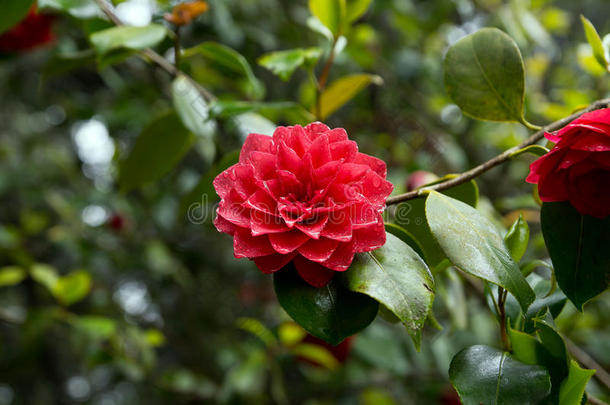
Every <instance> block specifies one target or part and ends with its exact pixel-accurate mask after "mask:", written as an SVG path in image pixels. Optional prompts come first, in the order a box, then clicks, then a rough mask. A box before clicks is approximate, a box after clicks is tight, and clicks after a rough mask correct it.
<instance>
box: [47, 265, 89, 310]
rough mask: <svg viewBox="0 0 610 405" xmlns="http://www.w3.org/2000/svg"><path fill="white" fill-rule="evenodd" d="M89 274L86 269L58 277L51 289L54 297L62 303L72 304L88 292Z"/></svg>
mask: <svg viewBox="0 0 610 405" xmlns="http://www.w3.org/2000/svg"><path fill="white" fill-rule="evenodd" d="M90 289H91V276H90V275H89V273H87V272H86V271H75V272H73V273H70V274H68V275H66V276H63V277H60V278H59V279H58V280H57V283H56V284H55V286H54V287H53V290H52V291H51V292H52V293H53V295H54V296H55V298H57V300H58V301H59V302H61V303H62V304H64V305H72V304H75V303H77V302H78V301H81V300H82V299H83V298H85V297H86V296H87V294H89V290H90Z"/></svg>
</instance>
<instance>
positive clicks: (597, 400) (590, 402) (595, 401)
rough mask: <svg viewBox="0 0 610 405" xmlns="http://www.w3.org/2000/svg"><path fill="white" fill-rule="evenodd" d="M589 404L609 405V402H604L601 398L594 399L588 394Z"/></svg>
mask: <svg viewBox="0 0 610 405" xmlns="http://www.w3.org/2000/svg"><path fill="white" fill-rule="evenodd" d="M587 403H588V404H593V405H608V403H607V402H604V401H602V400H601V399H599V398H596V397H594V396H593V395H591V394H589V393H588V392H587Z"/></svg>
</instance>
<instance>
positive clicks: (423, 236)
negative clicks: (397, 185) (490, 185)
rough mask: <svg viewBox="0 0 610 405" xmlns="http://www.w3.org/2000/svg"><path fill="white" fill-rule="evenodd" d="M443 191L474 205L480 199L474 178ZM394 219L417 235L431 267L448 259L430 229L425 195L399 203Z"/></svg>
mask: <svg viewBox="0 0 610 405" xmlns="http://www.w3.org/2000/svg"><path fill="white" fill-rule="evenodd" d="M451 177H452V176H445V177H443V178H441V179H438V180H436V181H434V182H432V183H430V184H427V185H426V186H430V185H433V184H436V183H438V182H442V181H444V180H447V179H449V178H451ZM426 186H424V187H423V188H425V187H426ZM442 193H443V194H445V195H447V196H449V197H452V198H455V199H456V200H460V201H462V202H464V203H466V204H469V205H471V206H473V207H476V205H477V202H478V200H479V187H478V186H477V184H476V183H475V182H474V180H471V181H469V182H466V183H463V184H460V185H458V186H455V187H452V188H450V189H448V190H444V191H443V192H442ZM394 221H395V222H396V223H397V224H398V225H400V226H401V227H403V228H404V229H405V230H406V231H407V232H409V233H410V234H411V235H413V237H415V239H416V240H417V242H418V243H419V244H420V245H421V247H422V250H423V252H424V255H423V256H422V257H423V258H424V259H426V263H428V265H429V266H430V267H431V268H434V267H436V266H438V265H439V264H441V262H442V261H443V260H445V259H446V256H445V253H444V252H443V250H442V249H441V247H440V245H439V244H438V242H437V241H436V239H435V238H434V235H432V231H430V227H429V226H428V222H427V221H426V198H425V197H420V198H414V199H412V200H409V201H406V202H403V203H400V204H398V205H397V206H396V211H395V212H394Z"/></svg>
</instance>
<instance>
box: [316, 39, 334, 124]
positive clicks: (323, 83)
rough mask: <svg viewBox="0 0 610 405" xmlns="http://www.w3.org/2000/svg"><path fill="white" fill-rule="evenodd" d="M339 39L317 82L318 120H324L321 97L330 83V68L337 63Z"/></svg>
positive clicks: (332, 46) (331, 49)
mask: <svg viewBox="0 0 610 405" xmlns="http://www.w3.org/2000/svg"><path fill="white" fill-rule="evenodd" d="M337 40H338V37H336V36H335V38H334V39H333V42H332V44H331V46H330V54H329V55H328V59H327V60H326V63H325V64H324V67H323V68H322V72H321V73H320V79H319V80H318V81H317V82H316V83H317V85H316V119H318V120H319V119H322V103H321V97H322V92H323V91H324V89H325V88H326V83H327V82H328V75H329V73H330V68H331V67H332V66H333V62H334V61H335V48H336V47H337Z"/></svg>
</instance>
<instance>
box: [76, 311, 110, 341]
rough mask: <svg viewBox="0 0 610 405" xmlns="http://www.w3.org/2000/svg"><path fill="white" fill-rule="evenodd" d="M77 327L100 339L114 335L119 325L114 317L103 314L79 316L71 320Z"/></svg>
mask: <svg viewBox="0 0 610 405" xmlns="http://www.w3.org/2000/svg"><path fill="white" fill-rule="evenodd" d="M71 323H72V325H74V327H75V328H77V329H79V330H81V331H82V332H84V333H86V334H87V335H89V336H92V337H94V338H98V339H108V338H110V337H111V336H112V335H114V333H115V331H116V329H117V325H116V322H115V321H114V320H113V319H110V318H106V317H103V316H78V317H75V318H74V319H72V320H71Z"/></svg>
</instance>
